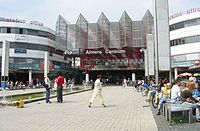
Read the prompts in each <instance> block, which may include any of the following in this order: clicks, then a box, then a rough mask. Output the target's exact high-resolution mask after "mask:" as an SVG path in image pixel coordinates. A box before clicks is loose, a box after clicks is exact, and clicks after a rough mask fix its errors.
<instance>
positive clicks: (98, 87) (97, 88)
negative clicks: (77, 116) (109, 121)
mask: <svg viewBox="0 0 200 131" xmlns="http://www.w3.org/2000/svg"><path fill="white" fill-rule="evenodd" d="M101 78H102V76H101V75H97V79H96V81H95V83H94V91H93V95H92V98H91V99H90V101H89V104H88V107H89V108H91V105H92V103H93V102H94V99H95V98H96V96H99V98H100V102H101V104H102V107H105V105H104V99H103V95H102V85H101Z"/></svg>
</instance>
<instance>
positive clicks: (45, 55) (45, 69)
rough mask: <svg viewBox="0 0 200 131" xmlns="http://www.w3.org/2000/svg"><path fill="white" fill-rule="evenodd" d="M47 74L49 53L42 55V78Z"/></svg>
mask: <svg viewBox="0 0 200 131" xmlns="http://www.w3.org/2000/svg"><path fill="white" fill-rule="evenodd" d="M47 73H49V52H45V53H44V77H46V76H47Z"/></svg>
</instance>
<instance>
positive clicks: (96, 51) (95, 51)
mask: <svg viewBox="0 0 200 131" xmlns="http://www.w3.org/2000/svg"><path fill="white" fill-rule="evenodd" d="M124 53H126V50H105V51H102V50H86V52H85V54H93V55H94V54H124Z"/></svg>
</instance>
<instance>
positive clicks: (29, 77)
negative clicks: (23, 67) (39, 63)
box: [28, 70, 32, 84]
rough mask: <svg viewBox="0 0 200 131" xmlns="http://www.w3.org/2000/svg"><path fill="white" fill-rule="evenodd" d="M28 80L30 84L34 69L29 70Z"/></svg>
mask: <svg viewBox="0 0 200 131" xmlns="http://www.w3.org/2000/svg"><path fill="white" fill-rule="evenodd" d="M28 81H29V84H30V83H31V81H32V70H29V71H28Z"/></svg>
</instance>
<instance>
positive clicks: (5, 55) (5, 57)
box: [1, 40, 10, 89]
mask: <svg viewBox="0 0 200 131" xmlns="http://www.w3.org/2000/svg"><path fill="white" fill-rule="evenodd" d="M9 48H10V43H9V42H8V41H6V40H4V41H3V44H2V64H1V87H3V88H4V89H5V88H6V87H7V86H8V85H7V81H8V78H9V77H8V74H9Z"/></svg>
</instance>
